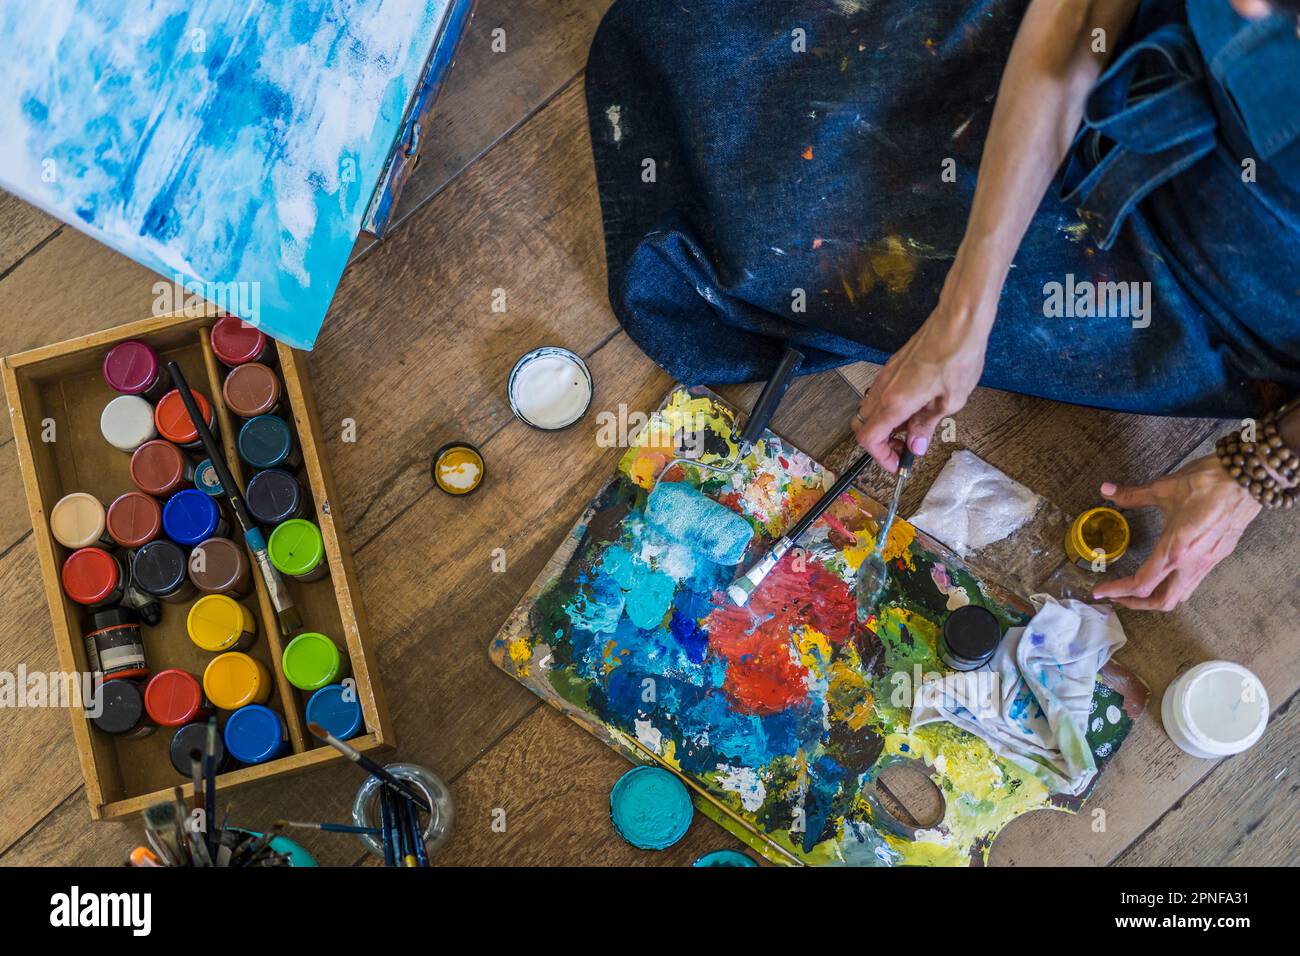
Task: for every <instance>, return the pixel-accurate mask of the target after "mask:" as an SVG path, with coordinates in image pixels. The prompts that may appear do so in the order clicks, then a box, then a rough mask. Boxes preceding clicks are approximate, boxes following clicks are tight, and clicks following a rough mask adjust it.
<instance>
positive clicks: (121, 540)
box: [105, 491, 162, 548]
mask: <svg viewBox="0 0 1300 956" xmlns="http://www.w3.org/2000/svg"><path fill="white" fill-rule="evenodd" d="M105 523H106V525H107V528H108V534H109V536H110V537H111V538H112V539H113V541H114V542H115V543H117V544H119V545H121V546H122V547H124V548H138V547H140V546H141V545H145V544H148V543H149V542H150V541H152V540H153V539H154V538H156V537H158V535H160V534H162V508H161V507H159V505H158V501H157V499H156V498H152V497H150V496H149V495H146V494H143V493H141V492H139V491H128V492H127V493H126V494H124V495H119V496H118V497H117V498H116V499H115V500H114V501H113V503H112V504H111V505H109V506H108V513H107V515H106V521H105Z"/></svg>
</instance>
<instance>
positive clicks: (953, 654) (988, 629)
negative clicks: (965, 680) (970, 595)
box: [939, 604, 1002, 671]
mask: <svg viewBox="0 0 1300 956" xmlns="http://www.w3.org/2000/svg"><path fill="white" fill-rule="evenodd" d="M1001 643H1002V625H1001V624H1000V623H998V619H997V618H996V617H995V616H994V615H993V612H992V611H990V610H989V609H988V608H983V607H980V606H979V605H978V604H967V605H966V606H965V607H959V608H957V610H955V611H953V612H952V613H951V614H949V615H948V620H946V621H944V622H943V638H942V640H941V641H940V643H939V656H940V657H941V658H942V659H943V662H944V663H945V664H947V665H948V666H949V667H951V668H952V669H953V670H958V671H973V670H978V669H979V668H981V667H983V666H984V665H985V664H987V663H988V662H989V660H990V659H991V658H992V657H993V652H994V651H996V650H997V649H998V645H999V644H1001Z"/></svg>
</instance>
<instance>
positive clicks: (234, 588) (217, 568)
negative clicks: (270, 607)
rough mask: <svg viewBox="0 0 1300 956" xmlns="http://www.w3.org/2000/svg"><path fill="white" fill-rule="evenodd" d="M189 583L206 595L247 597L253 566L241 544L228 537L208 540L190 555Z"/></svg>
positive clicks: (250, 589)
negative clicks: (191, 582) (192, 583)
mask: <svg viewBox="0 0 1300 956" xmlns="http://www.w3.org/2000/svg"><path fill="white" fill-rule="evenodd" d="M189 575H190V580H191V581H193V582H194V586H195V587H196V588H198V589H199V590H200V591H202V592H203V593H204V594H224V595H225V596H226V597H232V598H242V597H247V596H248V594H249V593H250V592H251V591H252V587H251V585H252V583H253V578H252V566H251V565H250V564H249V561H248V554H247V553H246V552H245V550H244V548H243V546H242V545H239V544H236V543H235V542H234V541H231V540H230V539H229V538H209V539H208V540H207V541H204V542H202V543H201V544H199V545H197V546H196V547H195V548H194V550H193V551H191V552H190V562H189Z"/></svg>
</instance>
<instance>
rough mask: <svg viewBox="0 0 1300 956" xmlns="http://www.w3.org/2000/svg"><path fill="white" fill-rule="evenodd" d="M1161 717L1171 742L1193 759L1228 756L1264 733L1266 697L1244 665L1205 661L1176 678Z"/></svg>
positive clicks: (1170, 687) (1164, 702)
mask: <svg viewBox="0 0 1300 956" xmlns="http://www.w3.org/2000/svg"><path fill="white" fill-rule="evenodd" d="M1160 717H1161V720H1163V722H1164V725H1165V733H1167V734H1168V735H1169V738H1170V739H1171V740H1172V741H1173V742H1174V743H1176V744H1177V745H1178V746H1179V747H1181V748H1182V749H1183V750H1185V751H1186V752H1187V753H1189V754H1191V755H1192V756H1193V757H1201V758H1203V759H1206V760H1209V759H1214V758H1218V757H1230V756H1232V755H1233V754H1239V753H1241V752H1242V751H1243V750H1247V749H1249V748H1250V747H1253V746H1254V745H1255V744H1256V743H1257V742H1258V741H1259V738H1260V737H1262V736H1263V735H1264V728H1265V727H1267V726H1268V693H1267V692H1266V691H1265V690H1264V685H1263V684H1261V683H1260V680H1259V678H1258V677H1256V676H1255V675H1254V674H1253V673H1251V672H1250V671H1248V670H1247V669H1246V668H1244V667H1242V666H1241V665H1240V664H1234V663H1232V662H1231V661H1206V662H1205V663H1204V664H1197V665H1196V666H1195V667H1193V668H1192V669H1191V670H1188V671H1186V672H1184V673H1182V674H1180V675H1178V677H1176V678H1174V681H1173V683H1171V684H1170V685H1169V688H1168V689H1167V690H1166V691H1165V696H1164V698H1163V699H1162V700H1161V701H1160Z"/></svg>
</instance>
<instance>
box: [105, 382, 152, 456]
mask: <svg viewBox="0 0 1300 956" xmlns="http://www.w3.org/2000/svg"><path fill="white" fill-rule="evenodd" d="M99 432H100V434H101V435H103V436H104V441H106V442H108V443H109V444H110V445H112V446H113V447H114V448H116V449H117V450H118V451H124V452H126V453H127V454H128V455H129V454H131V453H132V452H134V451H135V450H136V449H137V448H139V447H140V446H141V445H143V444H144V443H145V442H147V441H153V440H154V439H155V438H157V437H158V429H157V428H156V427H155V426H154V418H153V406H152V405H150V404H149V403H148V402H146V401H145V400H144V399H143V398H141V397H140V396H139V395H119V396H117V398H115V399H113V400H112V401H111V402H109V403H108V404H107V405H105V406H104V410H103V411H102V412H100V415H99Z"/></svg>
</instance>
